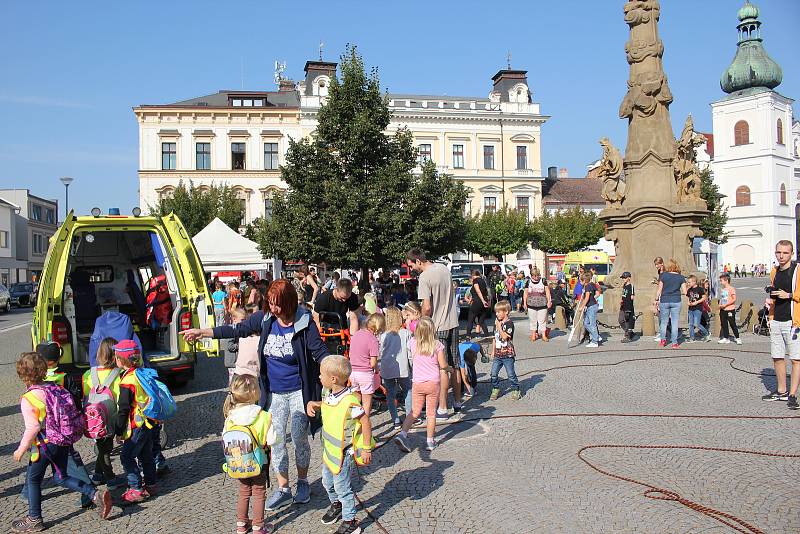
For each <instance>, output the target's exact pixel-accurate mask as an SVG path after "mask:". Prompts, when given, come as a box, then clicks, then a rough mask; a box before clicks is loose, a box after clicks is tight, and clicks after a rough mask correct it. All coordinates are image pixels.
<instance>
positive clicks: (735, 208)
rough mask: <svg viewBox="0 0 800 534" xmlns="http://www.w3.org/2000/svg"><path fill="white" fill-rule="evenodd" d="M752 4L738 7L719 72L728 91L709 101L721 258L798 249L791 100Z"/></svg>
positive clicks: (751, 259)
mask: <svg viewBox="0 0 800 534" xmlns="http://www.w3.org/2000/svg"><path fill="white" fill-rule="evenodd" d="M758 15H759V12H758V8H756V7H755V6H754V5H752V4H750V3H749V2H748V3H746V4H745V6H744V7H743V8H742V9H740V10H739V21H740V22H739V25H738V29H739V43H738V48H737V53H736V57H735V58H734V60H733V63H731V65H730V66H729V67H728V69H727V70H726V71H725V72H724V73H723V75H722V79H721V83H720V84H721V87H722V90H723V91H724V92H725V93H727V95H726V96H725V97H724V98H722V99H720V100H718V101H716V102H714V103H712V104H711V108H712V116H713V133H714V137H713V139H714V159H713V164H712V170H713V172H714V182H715V183H716V184H717V185H718V186H719V190H720V194H722V195H723V204H724V206H725V207H727V208H728V224H727V226H726V231H727V232H728V234H729V237H728V242H727V243H725V244H724V245H722V246H721V247H720V261H721V262H722V263H725V264H730V265H731V266H735V265H746V266H747V267H748V268H749V267H750V265H752V264H758V263H767V264H770V263H771V262H772V260H773V259H774V258H773V251H774V246H775V243H776V242H777V241H778V240H781V239H787V240H790V241H792V242H793V243H795V250H797V248H798V247H797V241H798V235H799V234H800V232H798V224H797V221H798V215H800V158H798V144H800V125H798V123H796V122H795V121H794V120H793V116H792V103H793V100H792V99H791V98H787V97H785V96H783V95H781V94H780V93H778V92H777V91H776V90H775V88H776V87H777V86H778V85H779V84H780V83H781V80H782V77H783V75H782V71H781V68H780V66H779V65H778V64H777V63H775V62H774V61H773V60H772V59H771V58H770V57H769V56H768V55H767V53H766V51H765V50H764V47H763V44H762V39H761V22H760V21H759V20H758Z"/></svg>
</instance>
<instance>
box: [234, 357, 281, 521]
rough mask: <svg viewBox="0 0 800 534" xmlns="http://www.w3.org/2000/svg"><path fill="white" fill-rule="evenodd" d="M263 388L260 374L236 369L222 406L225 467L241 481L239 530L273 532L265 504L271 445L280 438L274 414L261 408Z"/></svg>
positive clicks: (238, 513) (237, 512) (238, 515)
mask: <svg viewBox="0 0 800 534" xmlns="http://www.w3.org/2000/svg"><path fill="white" fill-rule="evenodd" d="M260 398H261V389H260V388H259V386H258V375H257V373H256V372H255V371H253V370H251V369H247V368H239V367H237V368H236V372H235V373H234V375H233V377H232V378H231V385H230V391H229V392H228V396H227V397H226V398H225V404H224V405H223V407H222V410H223V413H224V414H225V426H224V428H223V430H222V442H223V448H224V452H225V459H226V463H225V465H224V466H223V470H224V471H225V472H226V473H228V475H230V476H231V478H236V479H238V480H239V499H238V501H237V504H236V533H237V534H247V533H248V532H253V534H258V533H262V534H263V533H267V532H272V530H273V528H274V527H273V525H272V524H267V525H265V524H264V503H265V502H266V500H267V497H266V496H267V485H268V484H269V462H268V460H264V461H263V462H260V461H258V459H259V458H268V456H267V455H268V451H267V450H266V449H267V447H271V446H272V445H274V444H275V442H276V441H277V435H276V434H275V430H274V428H273V427H272V417H271V416H270V413H269V412H267V411H264V410H262V409H261V407H260V406H259V405H258V401H259V399H260ZM251 497H252V500H253V519H252V520H251V519H250V518H249V508H250V498H251Z"/></svg>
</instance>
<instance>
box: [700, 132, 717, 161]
mask: <svg viewBox="0 0 800 534" xmlns="http://www.w3.org/2000/svg"><path fill="white" fill-rule="evenodd" d="M700 135H702V136H703V137H705V138H706V154H708V156H709V157H710V158H711V159H714V134H710V133H701V134H700Z"/></svg>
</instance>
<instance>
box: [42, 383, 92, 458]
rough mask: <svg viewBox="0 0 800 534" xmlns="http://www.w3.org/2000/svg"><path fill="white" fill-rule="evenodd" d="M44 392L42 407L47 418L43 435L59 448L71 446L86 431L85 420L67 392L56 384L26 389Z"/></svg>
mask: <svg viewBox="0 0 800 534" xmlns="http://www.w3.org/2000/svg"><path fill="white" fill-rule="evenodd" d="M32 389H40V390H42V391H44V405H45V409H46V411H47V417H46V418H45V420H44V434H45V437H46V438H47V441H48V442H49V443H52V444H53V445H59V446H72V445H74V444H75V443H76V442H77V441H78V440H79V439H81V437H83V432H84V430H85V429H86V418H85V417H84V415H83V413H82V412H81V411H80V410H79V409H78V406H77V404H76V403H75V399H74V398H73V397H72V395H71V394H70V392H69V391H67V390H66V389H64V388H62V387H61V386H57V385H56V384H45V385H43V386H33V387H31V388H28V391H30V390H32Z"/></svg>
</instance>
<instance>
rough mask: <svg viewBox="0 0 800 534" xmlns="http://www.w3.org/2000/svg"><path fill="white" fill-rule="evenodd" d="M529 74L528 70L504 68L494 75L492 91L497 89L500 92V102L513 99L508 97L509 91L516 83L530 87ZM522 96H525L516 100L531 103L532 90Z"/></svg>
mask: <svg viewBox="0 0 800 534" xmlns="http://www.w3.org/2000/svg"><path fill="white" fill-rule="evenodd" d="M527 75H528V71H527V70H511V69H503V70H500V71H497V74H495V75H494V76H492V84H493V85H492V91H497V92H498V93H499V94H500V102H510V101H511V100H510V99H509V97H508V96H509V92H510V91H511V89H512V88H513V87H514V86H515V85H517V84H523V85H524V86H525V87H526V88H527V87H528V76H527ZM520 96H522V97H523V98H522V99H521V100H515V101H516V102H520V101H522V102H529V103H530V91H527V94H524V95H520Z"/></svg>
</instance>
